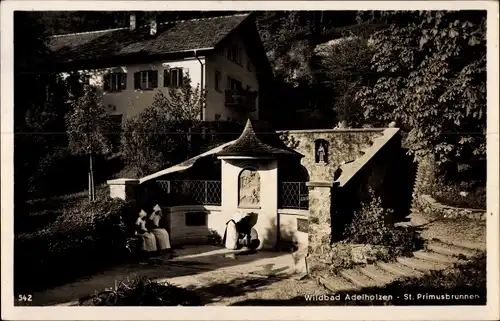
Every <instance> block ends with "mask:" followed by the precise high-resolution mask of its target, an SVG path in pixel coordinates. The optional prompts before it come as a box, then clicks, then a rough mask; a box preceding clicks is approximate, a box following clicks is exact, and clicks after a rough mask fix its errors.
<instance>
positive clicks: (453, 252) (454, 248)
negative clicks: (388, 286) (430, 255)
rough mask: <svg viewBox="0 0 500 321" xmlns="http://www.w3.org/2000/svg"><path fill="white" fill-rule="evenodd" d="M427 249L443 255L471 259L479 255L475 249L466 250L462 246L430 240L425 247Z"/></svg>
mask: <svg viewBox="0 0 500 321" xmlns="http://www.w3.org/2000/svg"><path fill="white" fill-rule="evenodd" d="M426 247H427V249H429V250H431V251H433V252H436V253H439V254H444V255H450V256H459V255H463V256H465V257H468V258H471V257H474V256H476V255H478V254H479V251H477V250H476V249H471V248H466V247H463V246H458V245H453V244H449V243H445V242H442V241H437V240H432V241H430V242H429V243H427V245H426Z"/></svg>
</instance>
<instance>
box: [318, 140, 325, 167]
mask: <svg viewBox="0 0 500 321" xmlns="http://www.w3.org/2000/svg"><path fill="white" fill-rule="evenodd" d="M318 162H319V163H324V162H325V148H324V147H323V144H319V147H318Z"/></svg>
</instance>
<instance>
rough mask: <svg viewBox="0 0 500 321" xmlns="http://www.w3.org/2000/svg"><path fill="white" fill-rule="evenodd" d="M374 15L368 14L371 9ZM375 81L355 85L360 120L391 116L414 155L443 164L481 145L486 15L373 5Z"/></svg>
mask: <svg viewBox="0 0 500 321" xmlns="http://www.w3.org/2000/svg"><path fill="white" fill-rule="evenodd" d="M372 18H373V15H372ZM377 18H378V19H382V20H384V21H385V22H386V23H387V24H388V28H387V29H385V30H383V31H379V32H376V33H375V34H374V35H373V37H372V38H373V46H374V52H375V54H374V56H373V59H372V61H371V62H372V66H373V69H374V70H375V71H376V72H378V73H381V75H380V78H379V79H378V80H377V81H376V83H375V85H374V86H371V87H369V86H366V87H364V88H362V89H361V90H360V91H359V92H358V93H357V99H358V101H359V102H360V104H361V106H362V108H363V111H364V116H365V118H366V119H367V120H370V121H373V122H375V123H378V124H381V125H384V126H386V125H387V123H389V122H390V121H393V120H397V122H399V124H400V125H401V127H402V128H403V129H404V130H405V131H407V138H406V143H407V145H408V147H409V149H410V151H411V152H412V153H413V154H414V155H415V156H417V157H420V156H424V155H428V154H434V155H435V156H436V161H437V163H438V164H440V165H442V166H444V165H446V164H453V163H454V162H456V161H464V162H468V160H469V159H470V158H472V159H477V158H483V157H484V156H485V152H486V149H485V147H486V140H485V130H486V121H485V116H486V16H485V13H484V12H480V11H404V12H384V13H380V12H379V13H378V17H377Z"/></svg>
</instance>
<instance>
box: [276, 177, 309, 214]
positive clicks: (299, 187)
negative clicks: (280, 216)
mask: <svg viewBox="0 0 500 321" xmlns="http://www.w3.org/2000/svg"><path fill="white" fill-rule="evenodd" d="M279 197H280V204H279V206H280V208H295V209H308V208H309V189H308V188H307V185H306V183H305V182H281V185H280V190H279Z"/></svg>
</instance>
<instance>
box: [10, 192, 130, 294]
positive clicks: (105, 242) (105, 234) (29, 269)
mask: <svg viewBox="0 0 500 321" xmlns="http://www.w3.org/2000/svg"><path fill="white" fill-rule="evenodd" d="M133 213H134V208H133V207H132V205H131V204H128V203H126V202H124V201H122V200H117V199H109V198H104V197H103V198H101V199H100V200H99V201H96V202H89V201H85V202H82V203H81V204H80V206H79V207H73V208H68V209H65V211H64V213H63V214H62V215H61V216H59V217H58V218H57V219H56V221H55V222H54V223H52V224H50V225H49V226H47V227H46V228H45V229H43V230H39V231H36V232H35V233H26V234H20V235H17V236H16V238H15V242H14V247H15V249H14V255H15V261H14V264H15V275H14V277H15V279H16V288H17V286H18V285H19V286H21V287H24V286H29V287H37V286H41V287H45V285H46V284H45V283H46V282H55V283H57V281H58V280H59V279H64V278H68V277H71V276H72V275H78V274H79V273H80V272H81V273H88V272H89V271H92V269H93V267H94V265H96V266H97V265H99V264H106V263H110V262H113V261H116V260H117V259H120V258H122V257H123V254H125V253H126V243H125V241H126V238H127V236H128V235H130V234H129V231H128V230H127V226H126V224H125V223H126V222H127V220H130V217H131V216H132V214H133Z"/></svg>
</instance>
